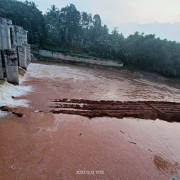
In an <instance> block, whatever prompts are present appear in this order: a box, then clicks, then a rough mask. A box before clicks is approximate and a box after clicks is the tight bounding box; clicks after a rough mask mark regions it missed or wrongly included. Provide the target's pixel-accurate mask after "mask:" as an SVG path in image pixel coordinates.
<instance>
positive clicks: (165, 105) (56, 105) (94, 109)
mask: <svg viewBox="0 0 180 180" xmlns="http://www.w3.org/2000/svg"><path fill="white" fill-rule="evenodd" d="M49 108H50V111H51V112H52V113H53V114H60V113H63V114H72V115H81V116H86V117H89V118H95V117H104V116H106V117H116V118H124V117H133V118H140V119H152V120H155V119H161V120H165V121H168V122H180V103H175V102H163V101H124V102H122V101H104V100H102V101H93V100H85V99H71V100H68V99H54V100H51V105H50V106H49Z"/></svg>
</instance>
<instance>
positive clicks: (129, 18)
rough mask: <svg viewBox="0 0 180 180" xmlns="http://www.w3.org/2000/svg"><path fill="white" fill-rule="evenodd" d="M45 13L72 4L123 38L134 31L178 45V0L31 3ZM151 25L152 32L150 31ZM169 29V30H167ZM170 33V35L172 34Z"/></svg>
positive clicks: (91, 0) (44, 1)
mask: <svg viewBox="0 0 180 180" xmlns="http://www.w3.org/2000/svg"><path fill="white" fill-rule="evenodd" d="M34 2H35V3H36V4H37V5H38V8H39V9H40V10H41V11H43V12H44V13H45V12H46V11H47V8H49V7H50V5H52V4H54V5H56V6H57V7H58V8H59V9H61V8H62V7H65V6H67V5H69V4H70V3H73V4H74V5H75V6H76V7H77V9H78V10H79V11H80V12H82V11H86V12H88V13H92V14H93V15H94V14H99V15H100V16H101V19H102V22H103V23H104V24H107V25H108V27H109V28H110V30H112V29H113V27H118V29H119V32H122V33H123V34H124V35H125V36H127V35H129V33H133V32H135V31H136V30H137V31H140V32H145V34H147V33H153V34H156V35H157V36H158V37H159V36H160V37H161V38H167V39H169V40H176V41H179V42H180V36H179V32H180V24H177V23H175V22H180V0H111V1H107V0H70V1H69V0H51V1H49V0H34ZM150 24H152V28H150V27H151V26H150ZM169 25H170V27H169ZM171 33H173V35H172V34H171Z"/></svg>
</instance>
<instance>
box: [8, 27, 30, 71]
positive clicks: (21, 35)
mask: <svg viewBox="0 0 180 180" xmlns="http://www.w3.org/2000/svg"><path fill="white" fill-rule="evenodd" d="M11 29H12V38H13V41H12V42H13V45H14V46H16V47H17V53H18V60H19V61H18V64H19V66H20V67H22V68H23V69H27V59H28V58H29V54H27V53H28V52H29V49H28V44H27V33H28V31H25V30H23V28H22V27H20V26H14V25H11ZM29 61H30V59H29Z"/></svg>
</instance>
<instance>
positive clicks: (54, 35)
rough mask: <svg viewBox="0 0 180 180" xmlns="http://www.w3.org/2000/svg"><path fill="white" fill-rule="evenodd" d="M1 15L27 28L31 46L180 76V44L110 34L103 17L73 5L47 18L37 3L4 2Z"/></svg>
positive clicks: (0, 3) (52, 10) (53, 9)
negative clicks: (80, 9)
mask: <svg viewBox="0 0 180 180" xmlns="http://www.w3.org/2000/svg"><path fill="white" fill-rule="evenodd" d="M0 16H1V17H6V18H9V19H12V20H13V24H16V25H20V26H22V27H23V28H24V29H27V30H28V31H29V33H28V40H29V43H31V44H38V45H39V46H41V47H42V48H45V49H52V50H56V51H61V52H66V53H67V52H68V53H70V54H78V55H82V56H87V57H89V56H94V57H100V58H105V59H112V60H115V61H120V62H123V63H124V65H125V66H126V65H127V66H133V67H138V68H140V69H143V70H149V71H153V72H158V73H160V74H162V75H165V76H171V77H180V43H177V42H175V41H174V42H172V41H167V40H166V39H165V40H161V39H160V38H156V37H155V35H152V34H150V35H144V33H142V34H140V33H138V32H135V33H134V34H133V35H130V36H129V37H127V38H125V37H124V36H123V34H120V33H119V32H118V30H117V29H116V28H114V30H113V31H112V32H111V33H109V29H108V27H107V26H106V25H103V23H102V21H101V17H100V15H98V14H95V15H94V16H93V15H92V14H88V13H87V12H79V11H78V10H77V9H76V7H75V5H73V4H70V5H68V6H66V7H63V8H61V9H59V8H57V7H56V6H55V5H52V6H51V7H50V8H49V9H48V11H47V12H46V14H44V15H43V14H42V12H41V11H39V9H38V8H37V6H36V4H35V3H33V2H28V1H25V2H20V1H16V0H0Z"/></svg>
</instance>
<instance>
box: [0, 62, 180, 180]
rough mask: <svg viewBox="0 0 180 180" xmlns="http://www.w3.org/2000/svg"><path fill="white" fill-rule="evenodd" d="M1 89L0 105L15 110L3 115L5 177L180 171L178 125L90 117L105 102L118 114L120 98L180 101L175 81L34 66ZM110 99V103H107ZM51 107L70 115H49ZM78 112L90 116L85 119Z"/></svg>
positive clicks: (154, 175)
mask: <svg viewBox="0 0 180 180" xmlns="http://www.w3.org/2000/svg"><path fill="white" fill-rule="evenodd" d="M0 91H1V92H0V98H1V105H0V106H8V108H7V110H8V111H10V112H13V114H11V113H10V112H9V113H8V112H6V114H3V115H4V117H1V120H0V147H1V148H0V158H1V159H2V161H0V169H1V171H0V179H8V180H9V179H22V180H24V179H28V178H29V179H38V180H39V179H48V180H49V179H78V180H79V179H103V180H104V179H152V180H154V179H158V180H159V179H162V180H164V179H170V178H172V177H174V176H176V175H179V176H180V169H179V168H180V153H179V149H180V144H179V142H180V131H179V129H180V124H179V123H176V122H174V123H169V122H166V121H164V119H156V120H152V119H151V118H150V119H148V118H145V119H144V118H134V117H124V118H123V117H121V118H117V117H114V116H112V117H108V116H107V114H106V115H104V114H103V115H101V116H98V117H97V116H95V117H92V118H91V115H90V114H89V111H90V109H91V111H90V112H92V113H94V112H95V111H96V109H100V110H104V109H103V107H105V109H106V112H107V111H108V110H109V109H110V108H111V109H113V111H117V108H119V106H120V105H119V104H118V103H119V102H122V101H130V102H132V103H133V102H134V103H136V101H144V102H146V101H161V102H176V103H180V86H179V85H178V84H175V85H173V86H172V84H171V83H170V82H169V81H168V80H164V81H158V80H156V81H155V80H150V79H148V78H144V77H142V76H139V75H138V74H131V73H129V72H127V71H119V72H118V71H114V70H107V69H92V68H88V67H79V66H71V65H62V64H53V63H49V64H42V63H41V64H35V63H32V64H30V65H29V67H28V71H27V73H26V74H25V76H24V77H23V78H22V81H21V84H20V86H13V85H10V84H8V83H1V87H0ZM55 100H56V101H55ZM57 100H61V101H62V102H60V101H57ZM102 100H104V101H102ZM105 101H106V102H107V101H108V102H111V103H110V104H107V105H106V106H104V105H103V102H105ZM87 102H88V103H87ZM99 102H101V104H100V103H99ZM113 102H114V105H115V106H114V107H113V108H112V107H111V106H112V104H113ZM69 103H70V104H69ZM93 103H94V104H95V106H94V104H93ZM92 104H93V105H92ZM97 104H100V106H99V105H97ZM84 105H86V108H83V107H84ZM110 105H111V106H110ZM52 106H53V108H55V107H56V108H57V110H58V111H59V110H60V109H61V108H63V109H64V110H65V111H66V112H60V113H55V114H52V113H51V111H52ZM135 106H136V105H132V104H131V108H130V109H129V110H127V109H126V111H127V112H130V111H131V110H132V108H134V109H136V108H137V107H135ZM92 107H93V108H94V107H95V108H94V109H93V108H92ZM128 107H129V106H128ZM120 108H121V109H120V110H122V109H123V106H122V105H121V107H120ZM168 108H169V107H168ZM173 109H174V108H171V111H174V110H173ZM67 110H68V111H69V112H72V111H73V113H71V114H70V113H67ZM77 110H78V113H79V114H77V113H76V112H75V113H74V111H77ZM118 110H119V109H118ZM81 111H83V112H84V113H86V112H88V114H89V115H88V116H86V115H85V116H81V113H82V112H81ZM141 111H143V109H140V110H139V112H141ZM3 113H4V111H3ZM113 113H114V112H113ZM17 114H21V115H22V116H21V117H17ZM126 114H127V113H126Z"/></svg>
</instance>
